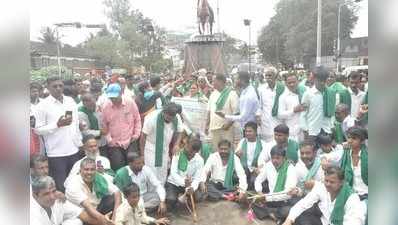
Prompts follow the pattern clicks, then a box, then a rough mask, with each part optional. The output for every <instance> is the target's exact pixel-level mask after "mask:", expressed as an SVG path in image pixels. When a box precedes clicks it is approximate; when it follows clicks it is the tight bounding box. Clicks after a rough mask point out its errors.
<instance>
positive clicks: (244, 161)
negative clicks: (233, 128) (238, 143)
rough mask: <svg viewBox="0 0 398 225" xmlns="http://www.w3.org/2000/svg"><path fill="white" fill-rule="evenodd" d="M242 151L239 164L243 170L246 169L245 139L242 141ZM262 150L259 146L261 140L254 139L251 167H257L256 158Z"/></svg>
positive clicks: (260, 145)
mask: <svg viewBox="0 0 398 225" xmlns="http://www.w3.org/2000/svg"><path fill="white" fill-rule="evenodd" d="M242 150H243V154H242V157H241V158H240V162H241V163H242V166H243V167H244V168H247V167H248V165H247V138H245V139H244V140H243V143H242ZM262 150H263V146H262V144H261V140H260V139H259V138H256V149H255V150H254V157H253V162H252V165H251V166H253V167H257V161H258V157H259V156H260V153H261V151H262Z"/></svg>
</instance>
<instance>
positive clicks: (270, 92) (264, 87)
mask: <svg viewBox="0 0 398 225" xmlns="http://www.w3.org/2000/svg"><path fill="white" fill-rule="evenodd" d="M257 90H258V95H259V96H260V103H259V107H258V110H257V112H256V115H258V116H261V126H260V127H259V128H260V129H259V130H260V133H261V134H262V135H265V136H268V137H269V136H271V137H272V136H273V134H274V128H275V127H276V126H277V125H278V124H279V123H280V122H281V121H279V119H278V118H275V117H273V116H272V107H273V106H274V101H275V95H276V92H275V91H276V84H275V86H274V89H271V88H270V87H269V86H268V83H264V84H261V85H260V86H259V87H258V89H257ZM278 110H279V109H278Z"/></svg>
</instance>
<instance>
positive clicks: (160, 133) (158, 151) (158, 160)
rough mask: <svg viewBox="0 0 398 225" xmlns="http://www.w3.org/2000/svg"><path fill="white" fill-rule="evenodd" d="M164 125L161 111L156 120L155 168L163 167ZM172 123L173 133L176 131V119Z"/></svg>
mask: <svg viewBox="0 0 398 225" xmlns="http://www.w3.org/2000/svg"><path fill="white" fill-rule="evenodd" d="M164 123H165V122H164V116H163V111H161V112H159V114H158V116H157V120H156V144H155V167H162V165H163V151H164V149H163V142H164ZM172 123H173V129H174V132H175V131H176V130H177V117H174V118H173V121H172Z"/></svg>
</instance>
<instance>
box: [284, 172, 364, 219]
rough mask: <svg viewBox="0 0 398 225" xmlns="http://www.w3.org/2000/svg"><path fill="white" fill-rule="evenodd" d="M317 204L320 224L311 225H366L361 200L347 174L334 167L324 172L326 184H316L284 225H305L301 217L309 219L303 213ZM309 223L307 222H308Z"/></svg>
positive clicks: (292, 209) (291, 211) (294, 207)
mask: <svg viewBox="0 0 398 225" xmlns="http://www.w3.org/2000/svg"><path fill="white" fill-rule="evenodd" d="M316 203H318V206H319V209H320V212H321V216H320V218H321V223H319V222H317V223H310V224H312V225H328V224H332V225H364V224H365V209H364V207H363V205H362V204H361V202H360V200H359V197H358V195H357V194H356V193H354V192H353V190H352V189H351V187H350V186H349V185H348V184H347V183H346V182H345V180H344V172H343V171H342V170H341V169H339V168H338V167H335V166H331V167H329V168H327V169H326V171H325V180H324V183H320V182H316V184H315V186H314V187H313V189H312V190H311V192H310V193H308V194H307V196H306V197H304V198H303V199H301V200H300V201H299V202H297V204H295V205H294V206H293V207H292V208H291V209H290V212H289V215H288V217H287V219H286V220H285V222H284V223H283V225H292V224H296V225H304V224H309V223H302V222H300V221H303V220H300V219H299V218H300V217H308V216H309V215H308V214H307V215H305V214H304V213H303V212H304V211H306V210H307V209H309V208H311V207H313V205H314V204H316ZM306 222H308V220H307V221H306Z"/></svg>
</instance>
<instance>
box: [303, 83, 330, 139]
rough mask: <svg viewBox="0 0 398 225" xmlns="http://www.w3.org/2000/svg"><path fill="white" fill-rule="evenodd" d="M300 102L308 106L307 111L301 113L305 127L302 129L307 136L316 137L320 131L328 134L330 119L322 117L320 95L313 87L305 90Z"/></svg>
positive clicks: (321, 97) (321, 96)
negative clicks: (306, 131) (305, 131)
mask: <svg viewBox="0 0 398 225" xmlns="http://www.w3.org/2000/svg"><path fill="white" fill-rule="evenodd" d="M301 102H302V103H303V104H306V105H307V106H308V109H307V110H306V111H304V112H302V113H301V116H302V117H303V120H304V121H305V125H304V127H302V129H303V130H307V129H308V134H309V135H313V136H316V135H318V134H319V132H321V129H323V130H324V131H325V132H326V133H329V134H330V133H331V128H332V118H331V117H330V118H329V117H325V116H324V113H323V95H322V93H321V92H320V91H319V90H318V89H316V88H315V87H313V88H310V89H307V91H306V92H305V93H304V95H303V99H302V101H301Z"/></svg>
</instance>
